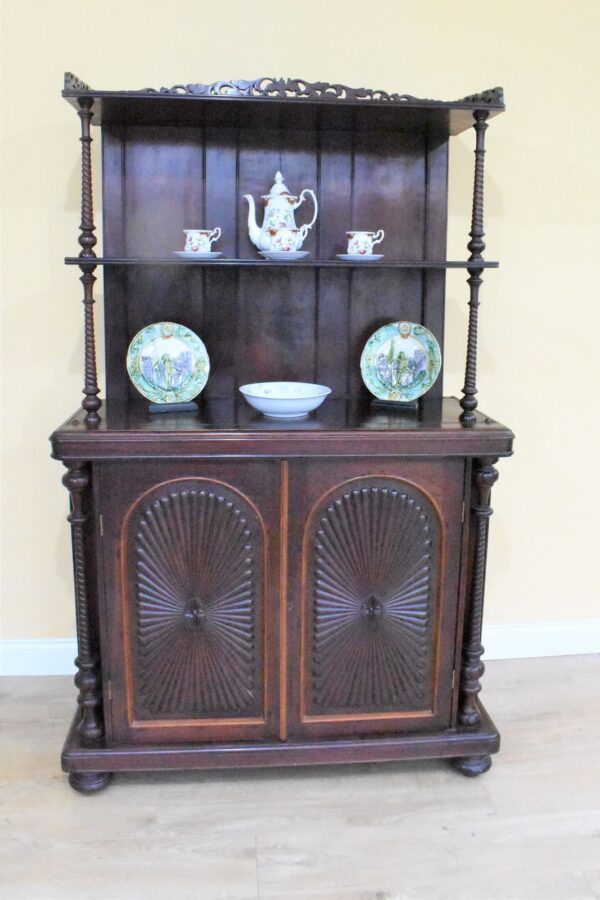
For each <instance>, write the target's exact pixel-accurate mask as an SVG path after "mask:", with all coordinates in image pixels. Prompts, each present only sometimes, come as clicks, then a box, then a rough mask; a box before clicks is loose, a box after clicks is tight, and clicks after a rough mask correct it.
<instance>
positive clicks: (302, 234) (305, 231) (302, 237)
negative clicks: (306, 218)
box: [295, 225, 310, 250]
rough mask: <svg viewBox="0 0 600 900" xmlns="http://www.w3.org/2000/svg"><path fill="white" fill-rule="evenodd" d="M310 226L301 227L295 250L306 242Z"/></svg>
mask: <svg viewBox="0 0 600 900" xmlns="http://www.w3.org/2000/svg"><path fill="white" fill-rule="evenodd" d="M309 228H310V225H301V226H300V228H299V229H298V231H299V232H300V233H299V235H298V238H297V240H296V247H295V249H296V250H299V249H300V247H301V246H302V244H303V243H304V241H305V240H306V235H307V234H308V231H309Z"/></svg>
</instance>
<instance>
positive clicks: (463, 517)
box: [460, 500, 466, 523]
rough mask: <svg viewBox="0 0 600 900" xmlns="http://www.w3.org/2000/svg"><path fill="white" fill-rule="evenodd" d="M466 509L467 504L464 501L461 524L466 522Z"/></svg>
mask: <svg viewBox="0 0 600 900" xmlns="http://www.w3.org/2000/svg"><path fill="white" fill-rule="evenodd" d="M465 507H466V503H465V501H464V500H463V505H462V512H461V514H460V521H461V523H462V522H464V521H465Z"/></svg>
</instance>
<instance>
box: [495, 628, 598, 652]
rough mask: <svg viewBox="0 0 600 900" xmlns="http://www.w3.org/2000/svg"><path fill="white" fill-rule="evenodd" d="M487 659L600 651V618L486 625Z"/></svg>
mask: <svg viewBox="0 0 600 900" xmlns="http://www.w3.org/2000/svg"><path fill="white" fill-rule="evenodd" d="M482 644H483V646H484V647H485V655H484V659H523V658H527V657H531V656H576V655H578V654H581V653H600V619H566V620H565V621H561V622H523V623H520V624H519V623H514V624H509V625H484V626H483V638H482Z"/></svg>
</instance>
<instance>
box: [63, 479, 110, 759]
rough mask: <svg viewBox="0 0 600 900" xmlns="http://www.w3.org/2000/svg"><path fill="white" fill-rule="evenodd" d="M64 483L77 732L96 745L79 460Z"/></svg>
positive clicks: (97, 701) (98, 728)
mask: <svg viewBox="0 0 600 900" xmlns="http://www.w3.org/2000/svg"><path fill="white" fill-rule="evenodd" d="M63 484H64V485H65V487H66V488H67V490H68V491H69V494H70V496H71V512H70V514H69V516H68V521H69V522H70V524H71V533H72V540H73V570H74V577H75V615H76V621H77V650H78V653H77V658H76V660H75V665H76V666H77V669H78V672H77V675H76V676H75V685H76V686H77V688H78V689H79V696H78V698H77V702H78V704H79V707H80V710H81V719H80V722H79V726H78V731H79V735H80V737H81V742H82V744H85V745H86V746H95V745H97V744H98V743H99V742H100V741H101V739H102V737H103V727H102V721H101V714H100V707H101V697H100V677H99V673H98V660H97V658H96V655H95V653H94V649H93V642H92V636H91V623H90V610H89V595H88V590H89V588H88V578H87V573H86V562H85V561H86V552H85V531H84V530H85V525H86V523H87V521H88V512H87V509H86V506H85V496H86V493H87V490H88V487H89V470H88V467H87V466H86V465H85V464H84V463H82V462H74V463H71V464H70V465H69V466H68V469H67V472H66V474H65V475H64V476H63Z"/></svg>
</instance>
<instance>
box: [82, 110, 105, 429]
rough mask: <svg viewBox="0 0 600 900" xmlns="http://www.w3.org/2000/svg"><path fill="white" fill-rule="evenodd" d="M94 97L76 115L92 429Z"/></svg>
mask: <svg viewBox="0 0 600 900" xmlns="http://www.w3.org/2000/svg"><path fill="white" fill-rule="evenodd" d="M92 106H93V100H91V99H90V98H89V97H84V98H81V99H80V100H79V118H80V119H81V138H80V140H81V224H80V226H79V228H80V232H81V233H80V235H79V244H80V246H81V252H80V254H79V258H80V260H81V262H80V264H79V267H80V269H81V272H82V275H81V279H80V281H81V283H82V285H83V308H84V328H85V351H84V354H85V359H84V363H85V365H84V369H85V375H84V385H83V394H84V399H83V401H82V404H81V405H82V406H83V408H84V409H85V411H86V417H85V422H86V425H88V426H89V427H91V428H96V427H97V426H98V424H99V423H100V416H99V415H98V409H99V408H100V404H101V401H100V399H99V398H98V394H99V393H100V390H99V388H98V373H97V367H96V336H95V329H94V282H95V281H96V278H95V276H94V270H95V268H96V263H95V260H96V254H95V252H94V247H95V246H96V235H95V234H94V231H95V230H96V227H95V225H94V201H93V193H92V148H91V144H92V136H91V128H90V126H91V121H92V115H93V113H92Z"/></svg>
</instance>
